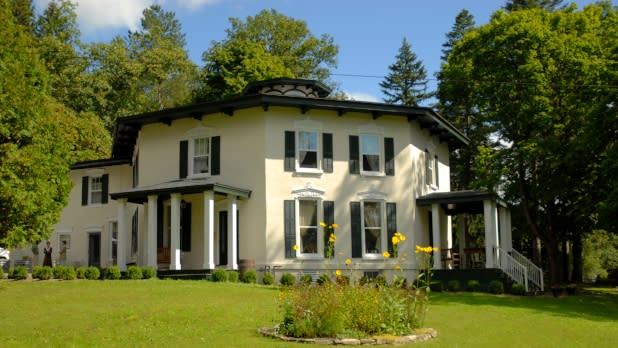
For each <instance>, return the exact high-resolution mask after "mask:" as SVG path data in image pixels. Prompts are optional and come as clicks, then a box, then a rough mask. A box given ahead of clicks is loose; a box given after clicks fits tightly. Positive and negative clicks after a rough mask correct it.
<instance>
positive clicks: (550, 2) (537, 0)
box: [504, 0, 563, 12]
mask: <svg viewBox="0 0 618 348" xmlns="http://www.w3.org/2000/svg"><path fill="white" fill-rule="evenodd" d="M562 2H563V0H508V1H507V2H506V5H504V9H505V10H507V11H509V12H513V11H519V10H529V9H535V8H540V9H544V10H547V11H554V10H556V9H558V6H560V5H561V4H562Z"/></svg>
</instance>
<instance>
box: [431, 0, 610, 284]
mask: <svg viewBox="0 0 618 348" xmlns="http://www.w3.org/2000/svg"><path fill="white" fill-rule="evenodd" d="M615 23H616V10H615V8H611V6H609V5H608V4H606V5H595V6H588V7H586V8H585V9H584V10H583V11H576V10H575V9H573V8H570V9H567V10H563V11H555V12H548V11H544V10H540V9H538V10H528V11H514V12H511V13H510V14H506V13H504V12H501V11H499V12H497V13H496V14H494V16H493V18H492V20H491V22H490V23H489V24H487V25H485V26H482V27H480V28H479V29H477V30H474V31H473V32H470V33H469V34H466V35H465V36H464V38H463V39H462V40H461V42H460V43H459V44H457V45H456V46H455V47H454V48H453V51H452V52H451V54H450V55H449V57H448V62H447V63H446V64H445V65H444V66H443V69H442V70H443V72H444V74H445V76H449V77H450V76H457V77H458V78H459V79H460V80H462V81H468V83H470V84H472V86H473V88H474V93H473V95H472V97H473V98H472V99H471V100H472V107H473V108H474V109H476V110H479V111H480V113H481V114H482V119H480V120H478V122H481V123H484V124H486V125H488V126H491V127H492V137H493V138H494V139H497V141H496V142H495V143H494V144H493V146H483V147H482V148H481V151H480V153H479V156H478V157H477V160H476V165H477V167H476V168H477V169H478V170H479V171H483V172H484V174H485V179H486V180H485V181H484V182H483V184H484V186H485V187H486V188H489V189H497V188H500V189H501V191H502V192H504V194H505V197H506V199H507V200H508V201H509V202H511V203H512V204H514V205H516V206H517V207H518V209H521V212H522V216H523V217H524V221H525V225H524V226H522V229H524V230H527V231H530V233H531V234H532V236H534V237H538V238H540V239H541V240H542V241H543V243H544V245H545V247H546V250H547V255H548V258H549V265H550V267H549V270H550V274H551V281H552V283H553V282H559V281H561V280H563V279H564V278H565V277H566V274H564V273H563V272H562V269H561V264H560V256H561V255H560V248H561V246H562V245H563V243H564V242H565V241H566V240H573V239H580V238H581V236H582V235H583V233H585V231H587V230H589V229H590V226H591V224H593V221H592V220H591V217H592V216H594V214H595V213H596V204H594V203H593V202H595V201H600V200H603V195H604V194H605V193H604V192H602V191H599V190H598V189H597V188H596V187H595V182H599V181H600V179H599V178H596V177H594V176H591V174H592V173H593V172H595V171H591V170H590V169H591V168H593V167H594V165H595V163H598V160H599V158H598V150H599V149H595V148H592V146H589V145H590V144H587V142H586V141H585V139H587V137H586V136H585V133H584V132H583V130H585V129H586V128H587V126H588V125H589V122H590V120H591V119H592V118H591V115H592V112H593V111H594V110H597V109H599V105H601V104H603V103H605V102H606V97H605V93H607V92H608V89H607V86H608V85H609V84H608V81H606V80H604V78H605V76H607V73H606V71H607V70H608V69H609V70H611V67H612V66H614V65H615V61H613V59H614V58H615V53H614V56H612V54H611V53H610V52H612V50H615V47H616V46H615V39H612V38H611V36H607V34H608V30H607V28H609V27H613V26H615ZM603 86H606V87H603ZM596 117H598V118H601V119H605V118H607V117H614V116H613V114H608V113H605V114H598V115H597V116H596Z"/></svg>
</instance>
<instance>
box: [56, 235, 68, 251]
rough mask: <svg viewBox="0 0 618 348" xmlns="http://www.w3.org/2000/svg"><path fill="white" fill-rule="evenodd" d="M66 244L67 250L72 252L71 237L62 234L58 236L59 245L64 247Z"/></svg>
mask: <svg viewBox="0 0 618 348" xmlns="http://www.w3.org/2000/svg"><path fill="white" fill-rule="evenodd" d="M64 242H66V248H67V250H71V235H70V234H60V235H58V245H60V246H61V247H62V243H64Z"/></svg>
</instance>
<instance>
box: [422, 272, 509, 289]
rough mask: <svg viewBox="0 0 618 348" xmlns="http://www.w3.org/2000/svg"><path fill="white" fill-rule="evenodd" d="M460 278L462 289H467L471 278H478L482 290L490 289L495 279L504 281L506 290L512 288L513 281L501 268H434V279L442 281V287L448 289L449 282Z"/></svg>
mask: <svg viewBox="0 0 618 348" xmlns="http://www.w3.org/2000/svg"><path fill="white" fill-rule="evenodd" d="M451 280H459V284H460V287H461V290H462V291H465V290H466V284H467V283H468V281H469V280H476V281H478V282H479V283H480V284H481V287H480V290H481V291H488V290H489V283H490V282H491V281H493V280H500V281H502V282H503V283H504V291H505V292H506V293H508V292H509V291H510V290H511V286H512V285H513V281H512V280H511V278H510V277H509V276H508V275H507V274H506V273H504V272H503V271H502V270H501V269H499V268H480V269H435V270H433V281H439V282H441V283H442V289H448V282H449V281H451Z"/></svg>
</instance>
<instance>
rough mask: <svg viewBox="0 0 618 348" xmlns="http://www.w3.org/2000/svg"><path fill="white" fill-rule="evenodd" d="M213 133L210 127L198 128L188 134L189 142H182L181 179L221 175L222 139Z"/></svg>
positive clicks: (180, 154) (180, 157) (180, 156)
mask: <svg viewBox="0 0 618 348" xmlns="http://www.w3.org/2000/svg"><path fill="white" fill-rule="evenodd" d="M211 133H213V130H212V129H210V128H208V127H198V128H195V129H192V130H191V131H189V132H187V138H188V140H181V141H180V153H179V161H178V163H179V170H178V171H179V173H178V176H179V177H180V178H181V179H183V178H186V177H189V176H191V177H200V176H209V175H219V174H220V152H221V137H219V136H212V135H211Z"/></svg>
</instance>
